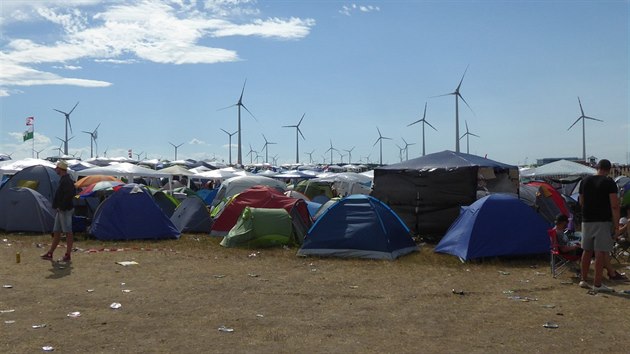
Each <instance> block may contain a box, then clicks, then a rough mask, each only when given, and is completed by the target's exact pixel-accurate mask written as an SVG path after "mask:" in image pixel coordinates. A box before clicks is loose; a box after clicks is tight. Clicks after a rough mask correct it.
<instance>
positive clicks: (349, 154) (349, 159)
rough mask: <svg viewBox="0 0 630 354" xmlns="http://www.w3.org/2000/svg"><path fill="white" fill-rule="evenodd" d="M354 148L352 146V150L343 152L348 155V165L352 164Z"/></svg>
mask: <svg viewBox="0 0 630 354" xmlns="http://www.w3.org/2000/svg"><path fill="white" fill-rule="evenodd" d="M355 147H356V146H353V147H352V149H350V150H344V151H345V152H347V153H348V165H351V164H352V150H354V148H355Z"/></svg>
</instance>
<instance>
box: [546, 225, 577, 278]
mask: <svg viewBox="0 0 630 354" xmlns="http://www.w3.org/2000/svg"><path fill="white" fill-rule="evenodd" d="M547 234H548V235H549V241H551V250H550V259H551V261H550V263H551V275H552V276H553V277H554V278H556V277H557V276H558V275H560V274H562V272H564V271H565V270H566V269H567V268H568V267H569V265H571V264H572V263H574V262H577V261H578V260H579V259H580V258H581V257H580V256H578V255H575V254H568V253H562V252H560V247H559V245H558V237H557V236H556V230H555V229H554V228H551V229H549V230H547Z"/></svg>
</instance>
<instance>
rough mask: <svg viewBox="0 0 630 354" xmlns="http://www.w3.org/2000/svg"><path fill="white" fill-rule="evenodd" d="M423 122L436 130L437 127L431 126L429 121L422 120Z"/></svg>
mask: <svg viewBox="0 0 630 354" xmlns="http://www.w3.org/2000/svg"><path fill="white" fill-rule="evenodd" d="M424 122H425V123H426V124H427V125H428V126H430V127H431V128H433V130H435V131H438V130H437V129H435V127H434V126H432V125H431V123H429V122H427V121H426V120H424Z"/></svg>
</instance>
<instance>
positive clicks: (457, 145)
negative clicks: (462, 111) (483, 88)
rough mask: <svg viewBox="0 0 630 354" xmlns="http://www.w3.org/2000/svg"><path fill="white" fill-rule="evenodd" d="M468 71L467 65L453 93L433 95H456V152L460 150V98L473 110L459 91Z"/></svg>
mask: <svg viewBox="0 0 630 354" xmlns="http://www.w3.org/2000/svg"><path fill="white" fill-rule="evenodd" d="M467 71H468V66H466V70H464V74H463V75H462V79H461V80H459V84H458V85H457V87H456V88H455V91H453V92H451V93H445V94H443V95H438V96H433V97H442V96H450V95H454V96H455V152H459V99H460V98H461V99H462V101H464V103H465V104H466V106H468V108H469V109H470V111H471V112H472V111H473V110H472V108H470V105H468V102H466V100H465V99H464V97H462V95H461V93H459V89H460V88H461V87H462V82H463V81H464V76H466V72H467ZM473 114H474V112H473Z"/></svg>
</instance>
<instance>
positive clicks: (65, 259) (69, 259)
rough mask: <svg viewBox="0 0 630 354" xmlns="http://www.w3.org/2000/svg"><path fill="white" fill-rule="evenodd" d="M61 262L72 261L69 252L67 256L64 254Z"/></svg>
mask: <svg viewBox="0 0 630 354" xmlns="http://www.w3.org/2000/svg"><path fill="white" fill-rule="evenodd" d="M61 262H64V263H68V262H72V259H71V258H70V255H69V254H66V255H65V256H63V258H62V259H61Z"/></svg>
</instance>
